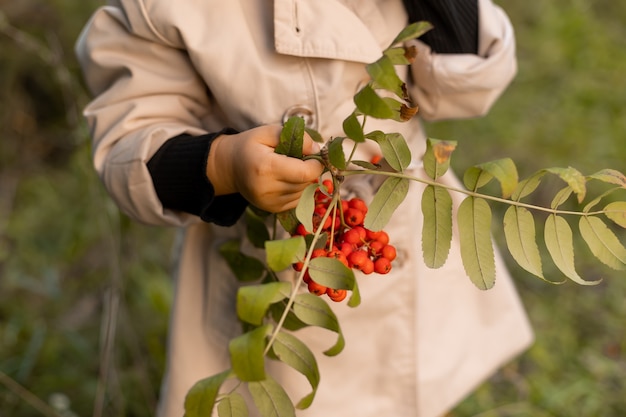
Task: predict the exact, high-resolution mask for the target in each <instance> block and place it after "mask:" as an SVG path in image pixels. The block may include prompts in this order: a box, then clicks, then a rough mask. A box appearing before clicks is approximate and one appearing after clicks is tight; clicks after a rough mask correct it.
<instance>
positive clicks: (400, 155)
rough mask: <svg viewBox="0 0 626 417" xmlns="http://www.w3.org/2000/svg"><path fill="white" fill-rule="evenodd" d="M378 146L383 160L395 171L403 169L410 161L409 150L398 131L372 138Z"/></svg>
mask: <svg viewBox="0 0 626 417" xmlns="http://www.w3.org/2000/svg"><path fill="white" fill-rule="evenodd" d="M372 139H373V140H375V141H376V142H377V143H378V146H380V151H381V153H382V154H383V157H384V158H385V161H387V163H388V164H389V166H390V167H391V168H393V169H394V170H396V171H399V172H402V171H404V170H405V169H406V168H407V167H408V166H409V164H410V163H411V150H410V149H409V145H408V144H407V143H406V140H405V139H404V137H403V136H402V135H401V134H399V133H390V134H387V135H383V136H375V137H373V138H372Z"/></svg>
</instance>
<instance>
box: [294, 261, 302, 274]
mask: <svg viewBox="0 0 626 417" xmlns="http://www.w3.org/2000/svg"><path fill="white" fill-rule="evenodd" d="M292 266H293V269H294V270H295V271H297V272H300V271H302V268H304V263H303V262H296V263H294V264H293V265H292Z"/></svg>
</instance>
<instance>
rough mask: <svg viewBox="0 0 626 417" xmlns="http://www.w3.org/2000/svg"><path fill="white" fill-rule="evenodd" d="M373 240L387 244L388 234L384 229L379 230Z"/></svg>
mask: <svg viewBox="0 0 626 417" xmlns="http://www.w3.org/2000/svg"><path fill="white" fill-rule="evenodd" d="M375 240H377V241H378V242H380V243H382V244H383V245H388V244H389V235H388V234H387V232H385V231H384V230H381V231H380V232H378V236H377V237H376V239H375Z"/></svg>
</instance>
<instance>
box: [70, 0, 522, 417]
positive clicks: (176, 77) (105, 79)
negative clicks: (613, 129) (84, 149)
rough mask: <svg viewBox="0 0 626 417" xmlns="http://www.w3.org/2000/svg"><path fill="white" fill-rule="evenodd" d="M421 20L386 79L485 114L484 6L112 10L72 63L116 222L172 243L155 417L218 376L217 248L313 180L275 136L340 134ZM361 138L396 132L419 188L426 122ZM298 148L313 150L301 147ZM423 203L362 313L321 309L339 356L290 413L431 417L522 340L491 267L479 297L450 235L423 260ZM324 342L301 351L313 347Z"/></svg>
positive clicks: (490, 54) (365, 280)
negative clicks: (144, 226)
mask: <svg viewBox="0 0 626 417" xmlns="http://www.w3.org/2000/svg"><path fill="white" fill-rule="evenodd" d="M417 20H429V21H431V22H432V23H433V24H434V25H435V29H434V30H433V31H432V32H431V33H429V34H428V35H427V36H424V37H423V38H421V39H420V40H416V41H411V42H410V44H412V45H415V46H416V47H417V50H418V56H417V59H416V61H415V62H414V63H413V64H412V65H411V66H410V67H402V68H399V69H398V71H399V73H400V75H401V77H402V78H403V79H405V80H406V81H407V83H408V88H409V93H410V95H411V97H412V99H413V101H414V102H415V103H416V104H417V105H418V106H419V113H418V115H419V116H421V118H423V119H428V120H435V119H443V118H466V117H476V116H481V115H484V114H485V113H486V112H487V111H488V109H489V108H490V106H491V105H492V104H493V102H494V101H495V100H496V99H497V97H498V96H499V95H500V94H501V92H502V91H503V90H504V89H505V88H506V86H507V85H508V84H509V82H510V81H511V79H512V78H513V76H514V75H515V72H516V59H515V40H514V35H513V30H512V27H511V24H510V22H509V20H508V18H507V17H506V15H505V14H504V12H503V11H502V10H501V9H500V8H499V7H497V6H495V5H494V4H493V3H492V2H491V0H478V1H476V0H463V1H456V2H448V1H445V2H444V1H437V0H428V1H425V0H424V1H419V0H406V1H404V2H402V1H400V0H371V1H363V2H358V1H353V0H325V1H320V0H275V1H274V2H268V1H245V2H244V1H240V0H233V1H217V0H206V1H203V2H195V1H188V0H179V1H176V2H172V1H168V0H151V1H150V0H112V1H111V2H110V5H109V6H106V7H103V8H101V9H99V10H98V11H97V12H96V13H95V14H94V16H93V17H92V19H91V20H90V22H89V23H88V25H87V26H86V28H85V30H84V32H83V33H82V35H81V37H80V39H79V42H78V44H77V54H78V57H79V60H80V62H81V64H82V67H83V71H84V75H85V78H86V82H87V84H88V86H89V88H90V89H91V91H92V93H93V95H94V100H93V101H92V102H91V103H90V104H89V106H88V107H87V109H86V111H85V115H86V117H87V120H88V122H89V126H90V128H91V132H92V136H93V139H94V152H93V158H94V164H95V167H96V169H97V171H98V172H99V174H100V176H101V178H102V180H103V182H104V184H105V186H106V188H107V189H108V190H109V192H110V194H111V196H112V197H113V198H114V200H115V201H116V202H117V204H118V205H119V207H120V209H121V210H122V211H123V212H125V213H126V214H127V215H129V216H130V217H132V218H134V219H136V220H138V221H140V222H145V223H149V224H157V225H169V226H175V227H179V228H181V229H182V230H184V238H183V243H182V247H181V251H180V258H179V260H178V264H177V265H178V268H177V272H176V296H175V302H174V307H173V312H172V321H171V330H170V337H169V357H168V364H167V375H166V380H165V382H164V384H163V389H162V398H161V403H160V409H159V416H161V417H180V416H182V415H183V413H184V408H183V404H184V398H185V395H186V393H187V391H188V390H189V389H190V388H191V386H192V385H193V384H194V383H195V382H196V381H198V380H200V379H202V378H205V377H207V376H210V375H213V374H216V373H218V372H221V371H223V370H225V369H227V368H228V360H229V358H228V351H227V345H228V341H229V340H230V339H231V338H232V337H235V336H236V335H237V334H238V332H239V331H240V327H239V325H238V322H237V318H236V313H235V306H234V300H235V293H236V291H237V285H238V284H237V282H236V280H235V278H234V277H233V276H232V274H231V273H230V271H229V269H228V267H227V266H226V264H225V262H224V260H223V259H221V257H220V255H219V253H218V252H217V248H218V247H219V245H220V244H221V243H223V242H225V241H226V240H228V239H231V238H234V237H238V236H241V235H242V232H243V230H244V229H243V225H242V221H240V217H241V215H242V213H243V212H244V210H245V208H246V206H247V205H248V204H253V205H255V206H258V207H260V208H263V209H265V210H268V211H272V212H279V211H282V210H286V209H289V208H292V207H294V206H295V205H296V204H297V201H298V198H299V196H300V193H301V192H302V190H303V188H304V187H305V186H306V185H307V184H309V183H310V182H311V181H313V180H315V179H316V178H317V177H318V175H319V174H320V173H321V171H322V167H321V165H320V164H319V163H318V162H316V161H313V160H310V161H300V160H297V159H293V158H287V157H285V156H282V155H277V154H275V153H274V152H273V150H274V147H275V146H276V144H277V143H278V134H279V131H280V125H281V123H282V122H283V121H284V120H286V119H287V118H288V117H289V116H294V115H295V116H302V117H303V118H304V119H305V121H306V123H307V125H308V126H309V127H312V128H315V129H317V130H318V131H319V132H321V134H322V135H323V137H324V138H330V137H334V136H340V135H342V131H341V127H342V121H343V119H344V118H345V117H347V116H348V115H349V114H350V113H351V112H352V110H353V109H354V103H353V100H352V98H353V95H354V94H355V92H356V91H357V90H358V88H359V87H360V86H361V85H363V83H365V82H367V80H368V75H367V73H366V72H365V64H367V63H370V62H373V61H375V60H377V59H378V58H379V57H380V55H381V51H382V49H384V48H385V47H387V46H388V45H389V43H390V42H391V41H392V40H393V38H394V37H395V35H396V34H397V33H398V32H399V31H400V30H401V29H402V28H403V27H404V26H406V25H407V23H408V22H409V21H417ZM367 127H368V129H372V130H373V129H375V128H378V129H380V130H383V131H387V132H399V133H401V134H402V135H403V136H404V137H405V138H406V140H407V141H408V143H409V146H410V147H411V151H412V155H413V159H414V161H413V164H412V166H411V168H410V173H412V174H414V175H420V172H421V169H420V163H421V162H420V160H421V155H422V154H423V152H424V149H425V140H424V133H423V130H422V128H421V126H420V120H419V118H414V119H413V120H411V121H410V122H407V123H403V124H399V123H395V122H389V121H383V120H375V119H371V118H370V119H368V126H367ZM304 148H305V149H304V151H305V153H315V152H316V151H317V148H316V145H315V144H314V143H313V142H312V141H311V139H310V138H309V137H308V136H307V137H306V138H305V147H304ZM359 152H361V155H360V158H359V159H369V158H370V157H371V156H373V155H374V153H375V152H376V150H375V149H374V148H373V147H371V146H363V147H360V148H359ZM443 181H445V182H448V183H454V182H455V181H456V180H455V178H454V177H453V176H452V174H449V175H447V176H446V177H445V178H444V179H443ZM346 188H347V189H349V190H350V192H352V193H354V194H356V195H359V196H361V197H362V198H364V199H366V200H367V199H368V198H369V197H370V196H371V195H372V194H373V193H374V192H375V185H373V182H371V181H369V180H368V179H367V178H365V179H364V178H361V179H354V180H351V181H348V182H347V183H346ZM421 190H422V187H421V186H420V185H419V184H418V183H413V184H412V185H411V190H410V193H409V196H408V198H407V200H406V201H405V202H404V203H403V204H402V205H401V206H400V208H399V209H398V210H397V212H396V213H395V215H394V218H393V219H392V221H391V222H390V224H389V225H388V226H387V227H386V230H387V231H388V233H389V235H390V236H391V239H392V241H393V243H394V245H395V246H396V247H397V249H398V260H397V262H396V264H395V265H394V269H393V270H392V271H391V272H390V273H389V274H388V275H386V276H384V277H370V276H368V277H362V278H359V279H360V280H361V283H360V289H361V292H362V298H363V301H362V305H361V306H360V307H359V308H356V309H350V308H348V307H345V305H343V304H337V305H333V308H334V310H335V312H336V314H337V316H338V317H339V321H340V323H341V326H342V329H343V332H344V335H345V338H346V348H345V350H344V351H343V352H342V354H341V355H339V356H338V357H333V358H328V357H324V356H323V355H319V356H318V358H317V359H318V363H319V366H320V374H321V378H322V380H321V383H320V387H319V390H318V394H317V396H316V399H315V401H314V403H313V405H312V406H311V408H309V409H307V410H304V411H302V412H299V415H302V416H325V417H332V416H342V417H344V416H357V415H358V416H419V417H437V416H440V415H442V414H444V413H445V412H446V411H448V410H450V409H451V408H452V407H453V406H454V405H455V404H457V403H458V402H459V401H460V400H461V399H462V398H463V397H464V396H466V395H467V394H468V393H469V392H470V391H471V390H472V389H474V388H475V387H476V386H477V385H478V384H479V383H481V382H482V381H484V379H485V378H486V377H488V376H489V375H491V374H492V373H493V372H494V371H495V370H496V369H497V368H498V367H499V366H501V365H502V364H503V363H504V362H506V361H508V360H510V359H511V358H512V357H514V356H515V355H516V354H518V353H519V352H521V351H522V350H523V349H525V348H526V347H528V345H529V344H530V343H531V340H532V332H531V330H530V327H529V324H528V322H527V319H526V316H525V313H524V311H523V308H522V306H521V304H520V302H519V299H518V296H517V294H516V292H515V289H514V287H513V284H512V282H511V278H510V276H509V275H508V273H507V271H506V269H505V267H504V264H503V262H502V261H501V259H499V258H498V259H497V268H498V278H497V283H496V285H495V287H494V288H493V289H492V290H489V291H480V290H478V289H476V288H475V287H474V286H473V284H472V283H471V282H470V281H469V279H468V278H467V277H466V274H465V272H464V270H463V267H462V264H461V259H460V254H459V248H458V238H457V237H456V236H455V238H454V241H453V244H452V249H451V252H450V256H449V259H448V262H447V263H446V265H445V266H444V267H442V268H440V269H436V270H431V269H429V268H427V267H426V266H425V265H424V264H423V261H422V259H421V246H420V245H421V229H422V224H421V223H422V215H421V208H420V197H421ZM454 198H455V207H457V206H458V203H459V202H460V199H461V197H460V196H455V197H454ZM327 336H328V335H324V334H322V335H321V336H320V334H318V333H315V332H313V333H312V334H305V335H303V339H304V340H305V342H306V343H307V345H308V346H309V347H311V348H312V350H313V351H314V352H317V353H319V352H321V351H323V350H325V349H327V348H328V347H329V346H330V345H331V344H332V337H331V339H329V337H327ZM281 369H282V368H280V369H272V370H270V371H271V372H274V374H273V375H274V376H275V378H277V379H278V380H279V381H280V382H281V383H282V385H283V386H285V387H287V389H288V392H289V393H290V395H293V397H292V398H293V399H295V400H297V399H299V398H300V397H301V396H302V395H305V394H307V393H308V390H310V387H308V386H307V382H306V380H303V378H302V377H301V376H299V375H295V376H294V375H292V374H290V373H288V372H287V373H284V372H283V371H282V370H281Z"/></svg>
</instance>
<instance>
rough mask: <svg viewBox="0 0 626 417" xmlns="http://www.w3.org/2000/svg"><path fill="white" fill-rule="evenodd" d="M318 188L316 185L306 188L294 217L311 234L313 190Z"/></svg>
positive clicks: (313, 205)
mask: <svg viewBox="0 0 626 417" xmlns="http://www.w3.org/2000/svg"><path fill="white" fill-rule="evenodd" d="M318 187H319V185H318V184H311V185H309V186H307V187H306V188H305V189H304V191H303V192H302V195H300V200H299V201H298V205H297V206H296V211H295V213H296V217H297V218H298V221H300V223H302V224H303V225H304V228H305V229H306V230H307V231H311V232H313V211H314V210H315V190H317V188H318Z"/></svg>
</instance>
